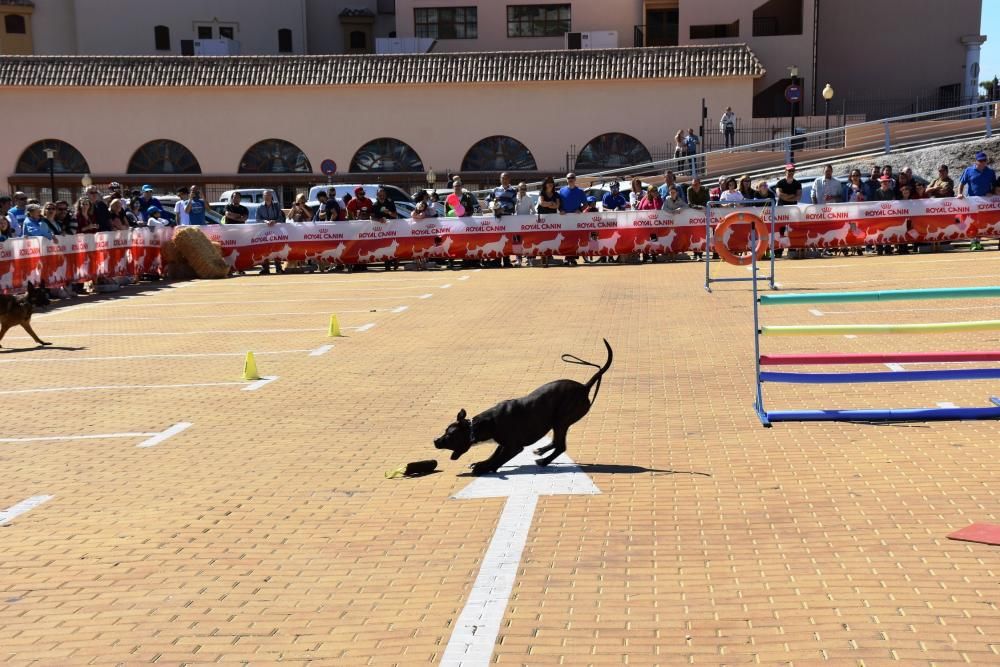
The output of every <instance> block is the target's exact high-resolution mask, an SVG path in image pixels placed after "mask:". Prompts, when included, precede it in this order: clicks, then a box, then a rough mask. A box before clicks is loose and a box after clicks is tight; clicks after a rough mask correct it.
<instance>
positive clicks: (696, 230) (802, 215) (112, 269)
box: [0, 197, 1000, 292]
mask: <svg viewBox="0 0 1000 667" xmlns="http://www.w3.org/2000/svg"><path fill="white" fill-rule="evenodd" d="M733 210H734V209H730V208H724V207H722V206H713V207H712V221H711V223H712V226H713V228H714V227H715V226H717V225H718V224H719V223H720V222H721V221H722V219H723V218H724V217H725V216H726V215H727V214H729V213H731V212H732V211H733ZM736 210H748V208H747V207H742V208H740V209H736ZM749 210H751V211H753V212H755V213H758V214H760V215H761V217H762V218H763V219H764V221H765V222H770V214H771V210H770V209H769V208H758V209H749ZM774 227H775V235H776V239H775V245H776V246H777V247H781V248H838V247H849V246H862V245H866V244H867V245H876V244H896V243H935V242H944V241H955V240H961V239H971V238H974V237H977V236H978V237H1000V198H993V197H990V198H979V197H971V198H967V199H919V200H912V201H890V202H864V203H851V204H829V205H804V204H800V205H798V206H781V207H778V208H777V213H776V219H775V221H774ZM202 230H203V231H204V232H205V233H206V234H207V235H208V236H209V238H211V239H212V240H213V241H216V242H218V243H219V244H220V245H221V247H222V253H223V257H224V258H225V260H226V262H227V263H228V264H229V266H230V267H231V268H233V269H236V270H240V269H247V268H249V267H251V266H254V265H258V264H260V263H262V262H264V261H267V260H281V261H289V260H292V261H296V260H297V261H305V260H318V261H322V262H327V263H340V264H366V263H373V262H382V261H385V260H389V259H399V260H409V259H445V258H453V259H463V258H473V259H488V258H498V257H502V256H504V255H512V254H523V255H528V256H539V255H590V256H607V255H620V254H628V253H634V252H689V251H696V252H698V251H704V250H705V248H706V246H707V242H706V241H707V240H706V235H705V212H704V211H703V210H700V209H699V210H694V209H683V210H681V211H677V212H675V213H668V212H666V211H621V212H598V213H578V214H568V215H545V216H534V215H527V216H505V217H503V218H496V217H494V216H483V217H476V218H429V219H424V220H408V219H404V220H388V221H386V222H382V223H379V222H374V221H368V220H365V221H350V222H338V223H322V224H320V223H283V224H277V225H260V224H250V225H208V226H206V227H202ZM749 232H750V226H749V225H745V224H743V225H733V226H732V227H730V228H729V229H728V230H727V232H726V238H725V239H724V243H725V244H726V247H728V248H730V250H733V251H737V252H738V251H742V250H745V249H746V247H747V244H748V242H749ZM172 233H173V231H172V230H171V229H160V230H147V229H136V230H131V231H123V232H106V233H99V234H88V235H77V236H63V237H59V238H57V239H56V241H54V242H49V241H47V240H46V239H43V238H39V237H32V238H25V239H13V240H9V241H5V242H3V243H0V291H3V292H10V291H18V290H22V289H23V288H24V286H25V284H26V283H27V282H28V281H34V282H38V281H40V280H44V281H45V284H46V285H48V286H52V287H55V286H62V285H65V284H66V283H71V282H86V281H89V280H94V279H96V278H98V277H100V276H107V277H117V276H132V275H138V274H144V273H156V272H158V271H160V269H161V268H162V260H161V257H160V246H161V243H163V241H164V240H165V239H167V238H169V237H170V235H171V234H172Z"/></svg>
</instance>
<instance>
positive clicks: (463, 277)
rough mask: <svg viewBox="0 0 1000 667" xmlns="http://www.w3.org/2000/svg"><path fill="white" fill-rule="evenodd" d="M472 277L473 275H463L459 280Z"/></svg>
mask: <svg viewBox="0 0 1000 667" xmlns="http://www.w3.org/2000/svg"><path fill="white" fill-rule="evenodd" d="M471 277H472V276H462V277H461V278H459V280H468V279H469V278H471Z"/></svg>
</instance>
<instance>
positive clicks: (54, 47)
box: [32, 0, 78, 55]
mask: <svg viewBox="0 0 1000 667" xmlns="http://www.w3.org/2000/svg"><path fill="white" fill-rule="evenodd" d="M32 25H33V26H34V33H35V34H34V41H35V44H34V48H35V54H36V55H59V54H67V53H74V54H75V53H78V50H77V43H76V2H74V0H45V1H44V2H36V3H35V14H34V16H33V17H32Z"/></svg>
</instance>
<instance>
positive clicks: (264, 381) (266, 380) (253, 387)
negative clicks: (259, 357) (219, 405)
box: [243, 375, 278, 391]
mask: <svg viewBox="0 0 1000 667" xmlns="http://www.w3.org/2000/svg"><path fill="white" fill-rule="evenodd" d="M277 379H278V376H277V375H265V376H262V377H261V378H260V379H259V380H257V381H256V382H253V383H251V384H249V385H247V386H246V387H243V391H257V390H258V389H260V388H261V387H264V386H266V385H269V384H271V383H272V382H274V381H275V380H277Z"/></svg>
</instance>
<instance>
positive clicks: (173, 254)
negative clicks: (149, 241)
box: [160, 238, 181, 266]
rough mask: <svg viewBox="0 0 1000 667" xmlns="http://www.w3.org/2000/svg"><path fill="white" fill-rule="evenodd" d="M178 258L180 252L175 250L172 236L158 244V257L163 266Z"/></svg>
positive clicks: (175, 245) (175, 246)
mask: <svg viewBox="0 0 1000 667" xmlns="http://www.w3.org/2000/svg"><path fill="white" fill-rule="evenodd" d="M180 258H181V256H180V253H178V252H177V244H176V243H174V240H173V239H172V238H170V239H167V240H165V241H164V242H163V243H161V244H160V259H161V261H162V262H163V264H164V266H165V265H167V264H170V263H171V262H176V261H178V260H179V259H180Z"/></svg>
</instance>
